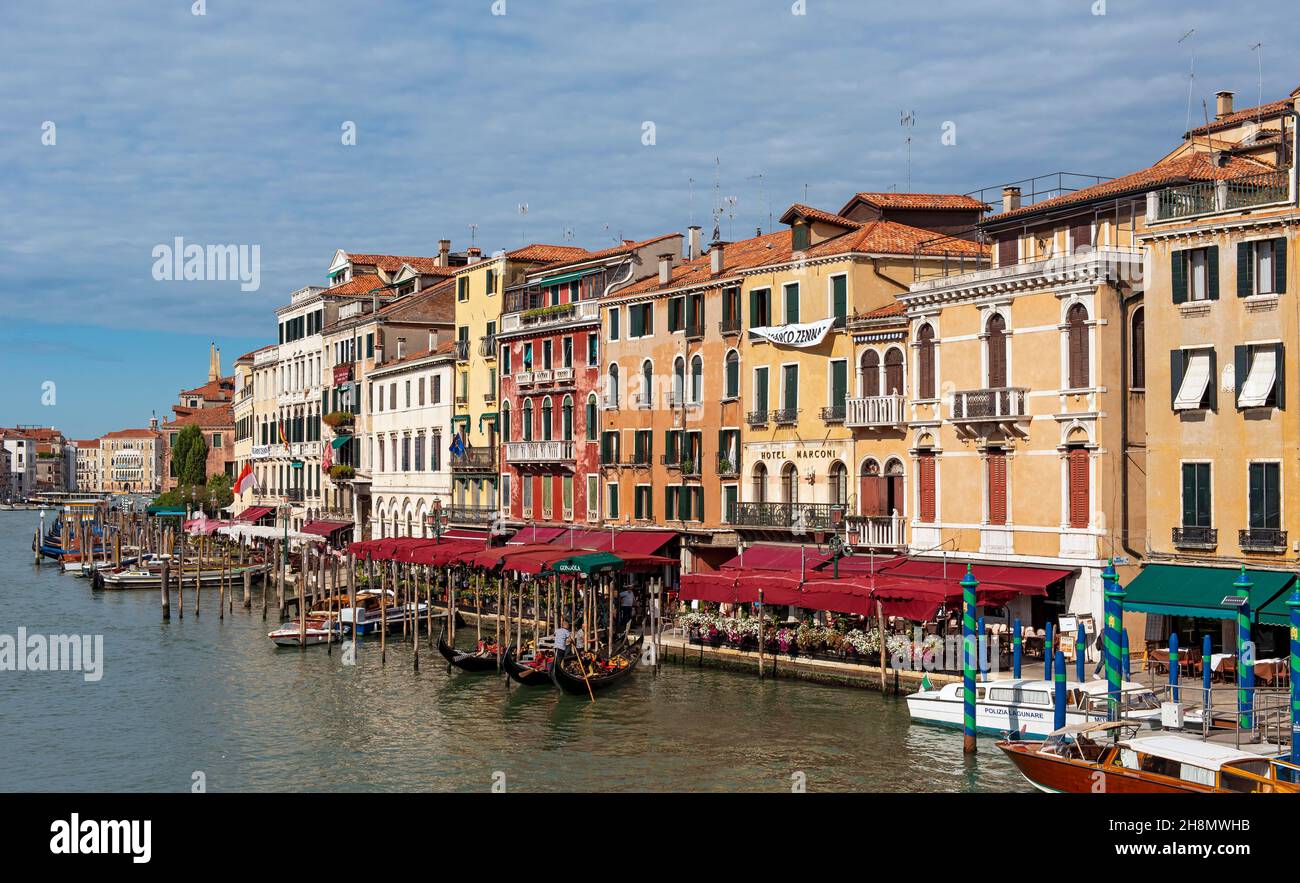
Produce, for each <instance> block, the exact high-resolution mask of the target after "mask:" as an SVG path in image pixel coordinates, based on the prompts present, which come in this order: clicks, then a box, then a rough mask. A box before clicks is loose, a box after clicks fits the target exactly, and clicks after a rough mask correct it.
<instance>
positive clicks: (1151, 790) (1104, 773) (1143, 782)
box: [998, 743, 1214, 794]
mask: <svg viewBox="0 0 1300 883" xmlns="http://www.w3.org/2000/svg"><path fill="white" fill-rule="evenodd" d="M998 747H999V748H1001V749H1002V752H1003V753H1004V754H1005V755H1006V756H1007V757H1008V758H1009V759H1010V760H1011V762H1012V763H1013V764H1015V767H1016V769H1017V770H1018V771H1019V772H1020V775H1022V776H1024V777H1025V779H1026V780H1027V781H1028V782H1029V784H1031V785H1033V786H1034V787H1035V788H1037V789H1038V790H1039V791H1046V792H1048V793H1051V794H1208V793H1211V792H1213V790H1214V789H1213V788H1209V787H1206V786H1204V785H1199V784H1197V783H1195V782H1181V783H1177V784H1175V783H1174V782H1172V781H1155V780H1153V779H1150V778H1143V777H1141V776H1139V775H1138V774H1137V773H1135V772H1132V771H1129V770H1124V769H1121V768H1118V767H1103V766H1099V765H1097V764H1092V763H1086V762H1084V761H1076V760H1070V759H1068V758H1061V757H1051V756H1049V755H1044V754H1039V753H1037V751H1036V749H1035V747H1034V746H1031V745H1016V744H1014V743H1012V744H1007V743H999V745H998Z"/></svg>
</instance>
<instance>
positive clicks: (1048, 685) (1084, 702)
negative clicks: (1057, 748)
mask: <svg viewBox="0 0 1300 883" xmlns="http://www.w3.org/2000/svg"><path fill="white" fill-rule="evenodd" d="M1065 689H1066V692H1065V697H1066V711H1065V722H1066V723H1067V724H1082V723H1087V722H1088V721H1104V720H1106V718H1107V705H1108V701H1107V700H1108V697H1107V693H1106V691H1107V689H1108V688H1107V685H1106V682H1105V681H1068V682H1067V683H1066V685H1065ZM1120 697H1121V700H1122V704H1123V709H1124V717H1125V718H1126V719H1128V720H1132V721H1141V722H1142V723H1143V724H1145V725H1146V726H1148V727H1150V728H1152V729H1155V728H1157V727H1159V726H1160V699H1159V698H1158V697H1157V696H1156V694H1155V693H1153V692H1152V691H1151V689H1150V688H1149V687H1146V686H1144V685H1142V684H1138V683H1135V682H1133V681H1125V682H1124V683H1123V684H1122V685H1121V686H1120ZM1055 704H1056V695H1055V685H1054V684H1053V683H1052V681H1045V680H1042V679H1039V680H1034V679H1032V678H1019V679H1007V680H1000V681H981V682H980V683H977V684H976V685H975V727H976V729H977V730H979V731H980V732H982V733H993V734H996V735H998V736H1006V735H1009V734H1011V733H1016V734H1018V735H1019V736H1020V738H1028V739H1045V738H1047V736H1048V735H1049V734H1050V733H1051V732H1052V729H1053V721H1054V719H1055ZM907 711H908V714H910V715H911V716H912V720H913V721H916V722H917V723H924V724H934V725H938V726H946V727H957V728H960V727H962V726H963V718H962V685H961V684H945V685H943V686H942V687H939V688H938V689H937V690H918V691H917V692H915V693H912V694H911V695H909V696H908V697H907Z"/></svg>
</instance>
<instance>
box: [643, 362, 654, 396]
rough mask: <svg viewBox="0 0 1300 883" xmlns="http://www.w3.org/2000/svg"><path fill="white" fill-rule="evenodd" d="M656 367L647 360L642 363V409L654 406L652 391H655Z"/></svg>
mask: <svg viewBox="0 0 1300 883" xmlns="http://www.w3.org/2000/svg"><path fill="white" fill-rule="evenodd" d="M654 371H655V369H654V365H652V364H651V363H650V360H649V359H646V360H645V361H644V362H642V363H641V407H643V408H650V407H653V406H654V399H653V398H652V397H651V390H653V389H654Z"/></svg>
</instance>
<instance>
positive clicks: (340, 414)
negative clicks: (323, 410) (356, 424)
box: [320, 411, 353, 427]
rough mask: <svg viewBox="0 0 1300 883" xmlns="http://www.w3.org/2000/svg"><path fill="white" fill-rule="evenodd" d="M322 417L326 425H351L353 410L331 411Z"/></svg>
mask: <svg viewBox="0 0 1300 883" xmlns="http://www.w3.org/2000/svg"><path fill="white" fill-rule="evenodd" d="M320 419H321V422H322V423H324V424H325V425H326V426H331V427H339V426H351V425H352V419H353V417H352V412H351V411H330V412H329V413H328V414H326V415H325V416H324V417H322V418H320Z"/></svg>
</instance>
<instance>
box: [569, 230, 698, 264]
mask: <svg viewBox="0 0 1300 883" xmlns="http://www.w3.org/2000/svg"><path fill="white" fill-rule="evenodd" d="M680 235H681V234H680V233H665V234H663V235H662V236H652V237H651V238H649V239H642V240H640V241H639V242H634V241H633V240H631V239H624V240H623V243H622V244H621V245H614V246H611V247H609V248H602V249H600V250H599V251H589V252H584V253H583V254H581V255H578V256H577V257H575V258H569V259H567V260H565V261H563V262H561V263H558V264H553V265H551V266H550V267H548V268H547V271H548V272H551V271H554V270H557V269H560V268H561V267H565V266H568V265H569V264H585V263H587V262H589V261H597V260H600V259H602V258H608V257H614V256H615V255H623V254H630V253H632V252H634V251H636V250H637V249H640V248H645V247H646V246H647V245H654V244H655V243H656V242H663V241H665V240H668V239H672V238H673V237H675V236H680Z"/></svg>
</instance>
